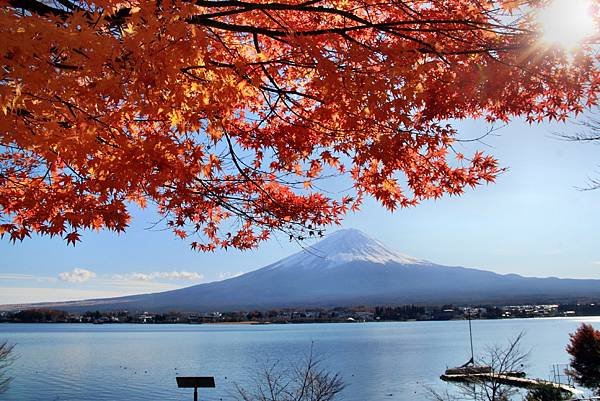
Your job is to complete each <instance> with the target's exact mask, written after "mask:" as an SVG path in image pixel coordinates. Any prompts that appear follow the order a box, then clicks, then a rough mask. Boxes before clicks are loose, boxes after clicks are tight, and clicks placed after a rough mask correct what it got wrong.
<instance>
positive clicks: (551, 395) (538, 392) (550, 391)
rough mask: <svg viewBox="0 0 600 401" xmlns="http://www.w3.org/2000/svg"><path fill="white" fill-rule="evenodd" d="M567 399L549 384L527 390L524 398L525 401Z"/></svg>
mask: <svg viewBox="0 0 600 401" xmlns="http://www.w3.org/2000/svg"><path fill="white" fill-rule="evenodd" d="M567 399H568V395H566V394H565V393H563V392H562V391H560V389H559V388H558V387H555V386H552V385H550V384H540V385H539V386H537V387H535V388H532V389H531V390H529V392H528V393H527V395H526V396H525V401H564V400H567Z"/></svg>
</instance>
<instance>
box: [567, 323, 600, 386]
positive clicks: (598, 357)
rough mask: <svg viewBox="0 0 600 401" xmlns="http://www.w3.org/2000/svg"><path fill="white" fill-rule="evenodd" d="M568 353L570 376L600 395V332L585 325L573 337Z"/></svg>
mask: <svg viewBox="0 0 600 401" xmlns="http://www.w3.org/2000/svg"><path fill="white" fill-rule="evenodd" d="M570 336H571V342H570V343H569V345H567V352H568V353H569V354H571V363H570V370H569V374H570V375H571V376H572V377H573V378H574V379H575V381H576V382H577V383H578V384H580V385H582V386H584V387H587V388H589V389H592V390H594V392H595V393H596V394H600V331H598V330H596V329H594V328H593V327H592V325H590V324H585V323H583V324H582V325H581V326H579V328H578V329H577V331H575V333H572V334H571V335H570Z"/></svg>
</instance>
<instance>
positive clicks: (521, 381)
mask: <svg viewBox="0 0 600 401" xmlns="http://www.w3.org/2000/svg"><path fill="white" fill-rule="evenodd" d="M440 379H442V380H444V381H447V382H460V383H477V382H482V381H495V382H498V383H502V384H506V385H508V386H514V387H520V388H528V389H529V388H535V387H537V386H540V385H547V386H552V387H555V388H557V389H559V390H560V391H562V392H564V393H569V394H573V395H574V394H581V393H582V391H581V390H577V389H576V388H575V387H573V386H569V385H568V384H563V383H556V382H553V381H549V380H542V379H530V378H525V377H517V376H511V375H504V374H500V373H471V374H452V375H446V374H444V375H441V376H440Z"/></svg>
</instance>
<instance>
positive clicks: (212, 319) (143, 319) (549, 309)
mask: <svg viewBox="0 0 600 401" xmlns="http://www.w3.org/2000/svg"><path fill="white" fill-rule="evenodd" d="M570 316H600V303H586V304H540V305H506V306H493V305H478V306H468V307H467V306H455V305H440V306H421V305H402V306H376V307H366V306H359V307H354V308H346V307H338V308H312V309H310V308H309V309H306V308H298V309H273V310H267V311H259V310H255V311H237V312H218V311H214V312H201V313H184V312H176V311H173V312H167V313H152V312H150V311H144V312H136V311H127V310H121V311H112V312H100V311H87V312H84V313H73V312H70V313H69V312H65V311H60V310H52V309H24V310H20V311H4V312H0V322H8V323H96V324H105V323H141V324H149V323H154V324H177V323H187V324H194V323H196V324H198V323H251V324H252V323H253V324H266V323H341V322H350V323H352V322H377V321H443V320H461V319H465V318H469V317H470V318H471V319H513V318H544V317H570Z"/></svg>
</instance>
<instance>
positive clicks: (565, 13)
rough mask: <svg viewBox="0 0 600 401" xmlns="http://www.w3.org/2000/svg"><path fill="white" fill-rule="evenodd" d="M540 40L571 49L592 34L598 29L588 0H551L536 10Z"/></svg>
mask: <svg viewBox="0 0 600 401" xmlns="http://www.w3.org/2000/svg"><path fill="white" fill-rule="evenodd" d="M537 21H538V23H539V24H540V28H541V31H542V37H541V40H543V41H544V42H546V43H548V44H551V45H557V46H561V47H563V48H565V49H567V50H572V49H575V48H577V47H578V46H580V45H581V44H582V43H584V42H585V40H586V39H587V38H589V37H591V36H593V35H594V34H595V33H596V32H597V29H598V26H597V25H596V22H595V21H594V18H593V15H592V4H591V1H590V0H551V1H550V2H549V3H548V5H547V6H546V7H545V8H542V9H540V10H539V11H538V14H537Z"/></svg>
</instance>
